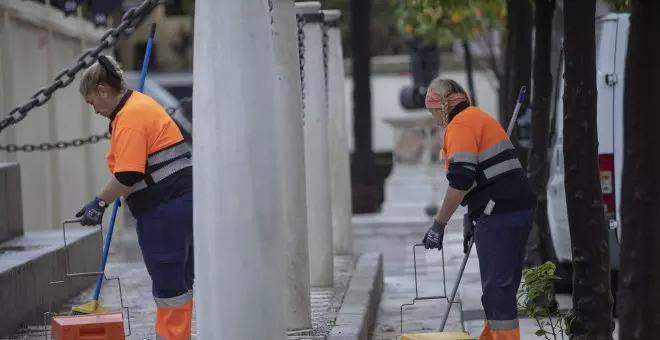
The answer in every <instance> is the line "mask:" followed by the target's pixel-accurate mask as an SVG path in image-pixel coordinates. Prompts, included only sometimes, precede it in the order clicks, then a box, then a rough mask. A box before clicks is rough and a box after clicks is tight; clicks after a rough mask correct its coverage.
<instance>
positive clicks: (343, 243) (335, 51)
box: [323, 10, 353, 255]
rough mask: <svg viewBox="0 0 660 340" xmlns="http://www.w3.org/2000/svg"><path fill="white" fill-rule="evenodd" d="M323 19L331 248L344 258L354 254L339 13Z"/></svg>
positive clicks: (324, 13) (330, 13) (328, 15)
mask: <svg viewBox="0 0 660 340" xmlns="http://www.w3.org/2000/svg"><path fill="white" fill-rule="evenodd" d="M323 15H324V20H325V25H326V28H327V36H328V111H329V112H328V140H329V142H328V145H329V151H330V193H331V199H332V237H333V248H334V252H335V254H339V255H346V254H351V253H353V228H352V225H351V216H352V214H353V204H352V194H351V164H350V155H349V149H348V132H347V123H346V99H345V92H344V52H343V50H342V46H341V31H340V29H339V19H340V17H341V11H339V10H324V11H323Z"/></svg>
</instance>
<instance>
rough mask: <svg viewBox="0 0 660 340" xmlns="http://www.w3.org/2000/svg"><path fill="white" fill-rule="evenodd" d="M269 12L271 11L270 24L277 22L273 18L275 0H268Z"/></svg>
mask: <svg viewBox="0 0 660 340" xmlns="http://www.w3.org/2000/svg"><path fill="white" fill-rule="evenodd" d="M268 13H270V24H271V25H272V24H273V23H274V22H275V19H274V18H273V0H268Z"/></svg>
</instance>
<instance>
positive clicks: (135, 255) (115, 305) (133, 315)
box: [2, 228, 357, 340]
mask: <svg viewBox="0 0 660 340" xmlns="http://www.w3.org/2000/svg"><path fill="white" fill-rule="evenodd" d="M123 234H124V235H122V238H121V241H120V240H119V239H118V238H117V239H113V242H117V243H120V246H119V247H117V248H116V251H115V252H114V253H113V254H111V255H110V258H109V260H108V264H107V266H106V276H107V277H108V278H111V279H112V278H116V277H119V278H120V280H121V290H122V296H123V303H124V306H125V307H128V315H129V316H130V329H131V335H130V336H127V339H135V340H138V339H139V340H147V339H148V340H151V339H155V338H156V335H155V333H154V325H155V323H154V320H155V315H156V306H155V304H154V301H153V297H152V295H151V280H150V278H149V275H148V273H147V270H146V268H145V266H144V262H143V261H142V256H141V253H140V250H139V247H138V246H137V238H136V236H135V230H134V229H131V228H127V229H126V230H125V231H124V233H123ZM356 259H357V257H356V256H335V261H334V266H335V267H334V277H335V283H334V287H333V288H312V289H311V303H312V324H313V328H314V332H313V333H311V332H307V333H296V334H291V335H290V336H289V340H294V339H295V340H319V339H325V338H326V337H327V336H328V334H329V333H330V331H331V329H332V327H333V326H334V324H335V318H336V315H337V311H338V310H339V309H340V307H341V305H342V302H343V299H344V294H345V293H346V290H347V287H348V284H349V281H350V279H351V276H352V275H353V274H354V272H355V265H356ZM93 292H94V287H89V288H88V289H87V290H85V291H83V292H82V293H81V294H79V295H78V296H76V297H75V298H73V299H72V300H71V301H70V302H69V304H68V305H67V306H64V307H63V308H62V311H66V310H70V309H71V306H75V305H80V304H84V303H87V302H89V301H90V300H91V297H92V295H93ZM100 300H101V305H102V306H104V307H106V308H108V309H109V310H111V311H120V310H121V303H120V299H119V289H118V284H117V281H116V280H115V281H111V280H107V281H104V285H103V288H102V290H101V299H100ZM127 319H129V318H127V314H126V313H125V314H124V320H127ZM125 329H127V330H128V323H127V321H125ZM196 338H197V337H196V335H195V319H194V318H193V339H196ZM2 339H6V338H2ZM8 339H15V340H28V339H30V340H33V339H34V340H37V339H41V340H43V339H45V336H44V325H43V322H38V323H37V322H34V323H31V324H30V325H26V327H25V328H24V329H21V330H20V331H19V333H18V334H16V335H15V336H13V337H10V338H8Z"/></svg>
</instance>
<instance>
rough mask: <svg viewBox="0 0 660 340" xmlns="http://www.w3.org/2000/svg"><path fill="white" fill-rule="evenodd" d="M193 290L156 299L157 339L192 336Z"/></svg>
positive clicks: (180, 338)
mask: <svg viewBox="0 0 660 340" xmlns="http://www.w3.org/2000/svg"><path fill="white" fill-rule="evenodd" d="M192 298H193V291H192V290H189V291H188V292H187V293H185V294H183V295H179V296H175V297H171V298H154V300H155V301H156V336H157V339H166V340H188V339H190V338H192V313H193V308H192V307H193V300H192Z"/></svg>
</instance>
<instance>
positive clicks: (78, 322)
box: [51, 313, 125, 340]
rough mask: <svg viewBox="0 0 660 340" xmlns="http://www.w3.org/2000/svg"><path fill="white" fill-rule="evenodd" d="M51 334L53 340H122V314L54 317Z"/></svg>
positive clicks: (123, 337)
mask: <svg viewBox="0 0 660 340" xmlns="http://www.w3.org/2000/svg"><path fill="white" fill-rule="evenodd" d="M51 332H52V335H53V339H55V340H124V339H125V335H124V318H123V315H122V313H104V314H94V315H76V316H54V317H53V319H52V321H51Z"/></svg>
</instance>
